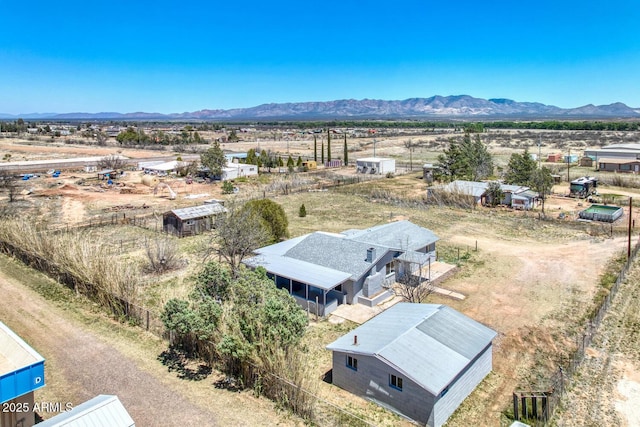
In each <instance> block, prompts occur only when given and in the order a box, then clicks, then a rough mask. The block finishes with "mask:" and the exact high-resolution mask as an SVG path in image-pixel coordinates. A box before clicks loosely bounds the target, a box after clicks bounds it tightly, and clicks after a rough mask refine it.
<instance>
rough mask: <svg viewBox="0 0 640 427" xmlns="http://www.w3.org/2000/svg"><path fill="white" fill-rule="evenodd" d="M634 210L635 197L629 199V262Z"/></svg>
mask: <svg viewBox="0 0 640 427" xmlns="http://www.w3.org/2000/svg"><path fill="white" fill-rule="evenodd" d="M632 208H633V197H629V232H628V233H627V235H628V238H627V260H629V258H631V224H632V219H631V218H632V215H631V209H632Z"/></svg>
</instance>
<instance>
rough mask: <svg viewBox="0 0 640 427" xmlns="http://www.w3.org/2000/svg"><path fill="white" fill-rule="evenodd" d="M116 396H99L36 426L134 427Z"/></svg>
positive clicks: (131, 419)
mask: <svg viewBox="0 0 640 427" xmlns="http://www.w3.org/2000/svg"><path fill="white" fill-rule="evenodd" d="M135 425H136V424H135V422H134V421H133V418H131V415H129V413H128V412H127V410H126V409H125V407H124V406H123V405H122V403H121V402H120V399H118V396H111V395H105V394H101V395H99V396H96V397H94V398H93V399H91V400H87V401H86V402H84V403H81V404H80V405H78V406H76V407H74V408H73V409H71V410H68V411H66V412H62V413H60V414H58V415H56V416H55V417H53V418H49V419H48V420H46V421H43V422H41V423H39V424H38V426H39V427H86V426H92V427H135Z"/></svg>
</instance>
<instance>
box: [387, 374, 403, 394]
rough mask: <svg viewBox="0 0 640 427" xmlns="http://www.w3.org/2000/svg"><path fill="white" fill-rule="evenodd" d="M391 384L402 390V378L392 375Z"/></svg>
mask: <svg viewBox="0 0 640 427" xmlns="http://www.w3.org/2000/svg"><path fill="white" fill-rule="evenodd" d="M389 385H390V386H391V387H393V388H395V389H398V390H400V391H402V378H400V377H397V376H395V375H390V378H389Z"/></svg>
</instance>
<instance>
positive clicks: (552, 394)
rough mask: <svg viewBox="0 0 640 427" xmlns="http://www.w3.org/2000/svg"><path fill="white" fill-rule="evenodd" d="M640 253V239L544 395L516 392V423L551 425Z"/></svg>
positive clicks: (514, 396) (552, 376)
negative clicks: (587, 351) (569, 356)
mask: <svg viewBox="0 0 640 427" xmlns="http://www.w3.org/2000/svg"><path fill="white" fill-rule="evenodd" d="M638 250H640V239H639V240H638V242H636V244H635V246H634V247H633V249H632V250H631V253H630V256H629V257H628V258H627V261H626V262H625V264H624V266H623V267H622V268H621V270H620V272H619V273H618V276H617V278H616V281H615V282H614V284H613V285H612V287H611V289H610V291H609V293H608V294H607V296H606V298H605V299H604V300H603V301H602V303H601V304H600V306H599V307H598V309H597V310H596V311H595V312H594V314H593V315H592V316H591V317H590V319H589V321H588V322H587V324H586V326H585V329H584V330H583V332H582V334H581V335H579V336H578V337H577V340H576V341H577V342H576V344H577V348H576V350H575V351H574V352H573V354H572V356H571V358H570V360H569V361H568V362H567V363H566V364H565V366H559V367H558V369H557V370H556V371H555V372H554V373H553V374H552V375H551V377H550V378H549V379H548V384H550V387H549V388H548V389H546V390H542V391H522V390H516V391H514V392H513V415H514V419H515V420H516V421H526V422H527V423H528V424H530V425H531V426H534V427H539V426H547V425H549V424H550V422H551V419H552V418H553V414H554V412H555V410H556V409H557V407H558V405H559V404H560V401H561V399H562V397H563V396H564V393H565V390H566V389H567V387H569V386H570V385H571V383H572V381H573V377H574V375H575V374H576V372H577V370H578V368H579V367H580V365H581V364H582V362H583V361H584V358H585V354H586V350H587V348H588V347H589V346H590V345H591V342H592V341H593V338H594V336H595V335H596V333H597V332H598V328H599V327H600V324H601V323H602V319H604V317H605V316H606V315H607V312H608V310H609V308H610V307H611V303H612V301H613V299H614V298H615V297H616V294H617V293H618V290H619V289H620V285H621V284H622V283H623V282H624V280H625V278H626V276H627V273H628V272H629V269H630V268H631V266H632V265H633V261H634V259H635V257H636V255H637V254H638Z"/></svg>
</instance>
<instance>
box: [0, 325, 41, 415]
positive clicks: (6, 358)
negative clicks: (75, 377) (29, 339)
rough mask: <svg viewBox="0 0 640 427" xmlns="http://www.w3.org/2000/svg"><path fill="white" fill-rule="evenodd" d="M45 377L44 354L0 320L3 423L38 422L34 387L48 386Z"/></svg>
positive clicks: (0, 376)
mask: <svg viewBox="0 0 640 427" xmlns="http://www.w3.org/2000/svg"><path fill="white" fill-rule="evenodd" d="M44 379H45V377H44V359H43V358H42V356H40V355H39V354H38V353H37V352H36V351H35V350H34V349H33V348H31V347H30V346H29V344H27V343H26V342H24V341H23V340H22V338H20V337H19V336H18V335H16V334H15V333H14V332H13V331H12V330H11V329H9V327H8V326H7V325H5V324H4V323H2V322H0V427H5V426H6V427H9V426H11V427H13V426H23V427H31V426H33V425H34V424H35V422H36V420H35V412H34V411H32V410H31V409H30V408H33V404H34V391H35V390H38V389H39V388H42V387H44V385H45V384H44ZM24 408H29V410H24Z"/></svg>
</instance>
